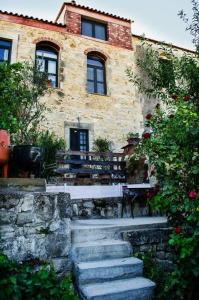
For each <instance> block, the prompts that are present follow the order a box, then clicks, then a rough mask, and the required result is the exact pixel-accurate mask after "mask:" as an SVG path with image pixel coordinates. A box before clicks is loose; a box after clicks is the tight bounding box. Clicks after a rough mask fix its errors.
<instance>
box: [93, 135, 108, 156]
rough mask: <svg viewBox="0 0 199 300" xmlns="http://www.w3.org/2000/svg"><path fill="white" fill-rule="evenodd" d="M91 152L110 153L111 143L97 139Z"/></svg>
mask: <svg viewBox="0 0 199 300" xmlns="http://www.w3.org/2000/svg"><path fill="white" fill-rule="evenodd" d="M93 150H94V151H95V152H109V151H111V142H110V141H109V140H108V139H106V138H101V137H99V138H97V139H96V140H94V142H93Z"/></svg>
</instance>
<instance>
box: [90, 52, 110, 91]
mask: <svg viewBox="0 0 199 300" xmlns="http://www.w3.org/2000/svg"><path fill="white" fill-rule="evenodd" d="M87 91H88V93H96V94H101V95H106V76H105V63H104V61H103V60H102V59H101V58H100V57H97V56H92V55H88V58H87Z"/></svg>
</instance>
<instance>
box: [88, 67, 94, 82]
mask: <svg viewBox="0 0 199 300" xmlns="http://www.w3.org/2000/svg"><path fill="white" fill-rule="evenodd" d="M87 79H88V80H94V69H93V68H89V67H88V68H87Z"/></svg>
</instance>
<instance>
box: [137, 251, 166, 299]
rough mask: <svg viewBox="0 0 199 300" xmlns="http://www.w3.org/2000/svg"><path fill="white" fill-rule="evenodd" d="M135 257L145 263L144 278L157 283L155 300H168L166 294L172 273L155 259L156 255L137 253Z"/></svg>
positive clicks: (149, 252) (150, 252)
mask: <svg viewBox="0 0 199 300" xmlns="http://www.w3.org/2000/svg"><path fill="white" fill-rule="evenodd" d="M134 256H136V257H138V258H139V259H141V260H142V261H143V264H144V270H143V273H144V277H146V278H149V279H151V280H152V281H154V282H155V283H156V288H155V295H154V300H168V298H167V295H166V293H165V287H166V286H167V281H168V280H169V277H170V273H168V272H167V271H166V270H165V269H164V268H163V267H161V266H160V264H158V263H157V261H156V260H155V259H154V253H153V252H152V251H148V252H146V253H145V254H143V255H142V254H140V253H136V254H135V255H134Z"/></svg>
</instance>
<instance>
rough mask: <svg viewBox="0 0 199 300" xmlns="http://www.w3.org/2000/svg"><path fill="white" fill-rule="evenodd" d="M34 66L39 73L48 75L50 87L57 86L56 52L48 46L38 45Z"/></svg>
mask: <svg viewBox="0 0 199 300" xmlns="http://www.w3.org/2000/svg"><path fill="white" fill-rule="evenodd" d="M36 64H37V67H38V69H39V70H40V71H41V72H46V73H47V74H48V79H49V80H50V81H51V85H52V87H57V86H58V76H57V73H58V52H57V50H56V49H54V48H53V47H51V46H49V45H38V46H37V49H36Z"/></svg>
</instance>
